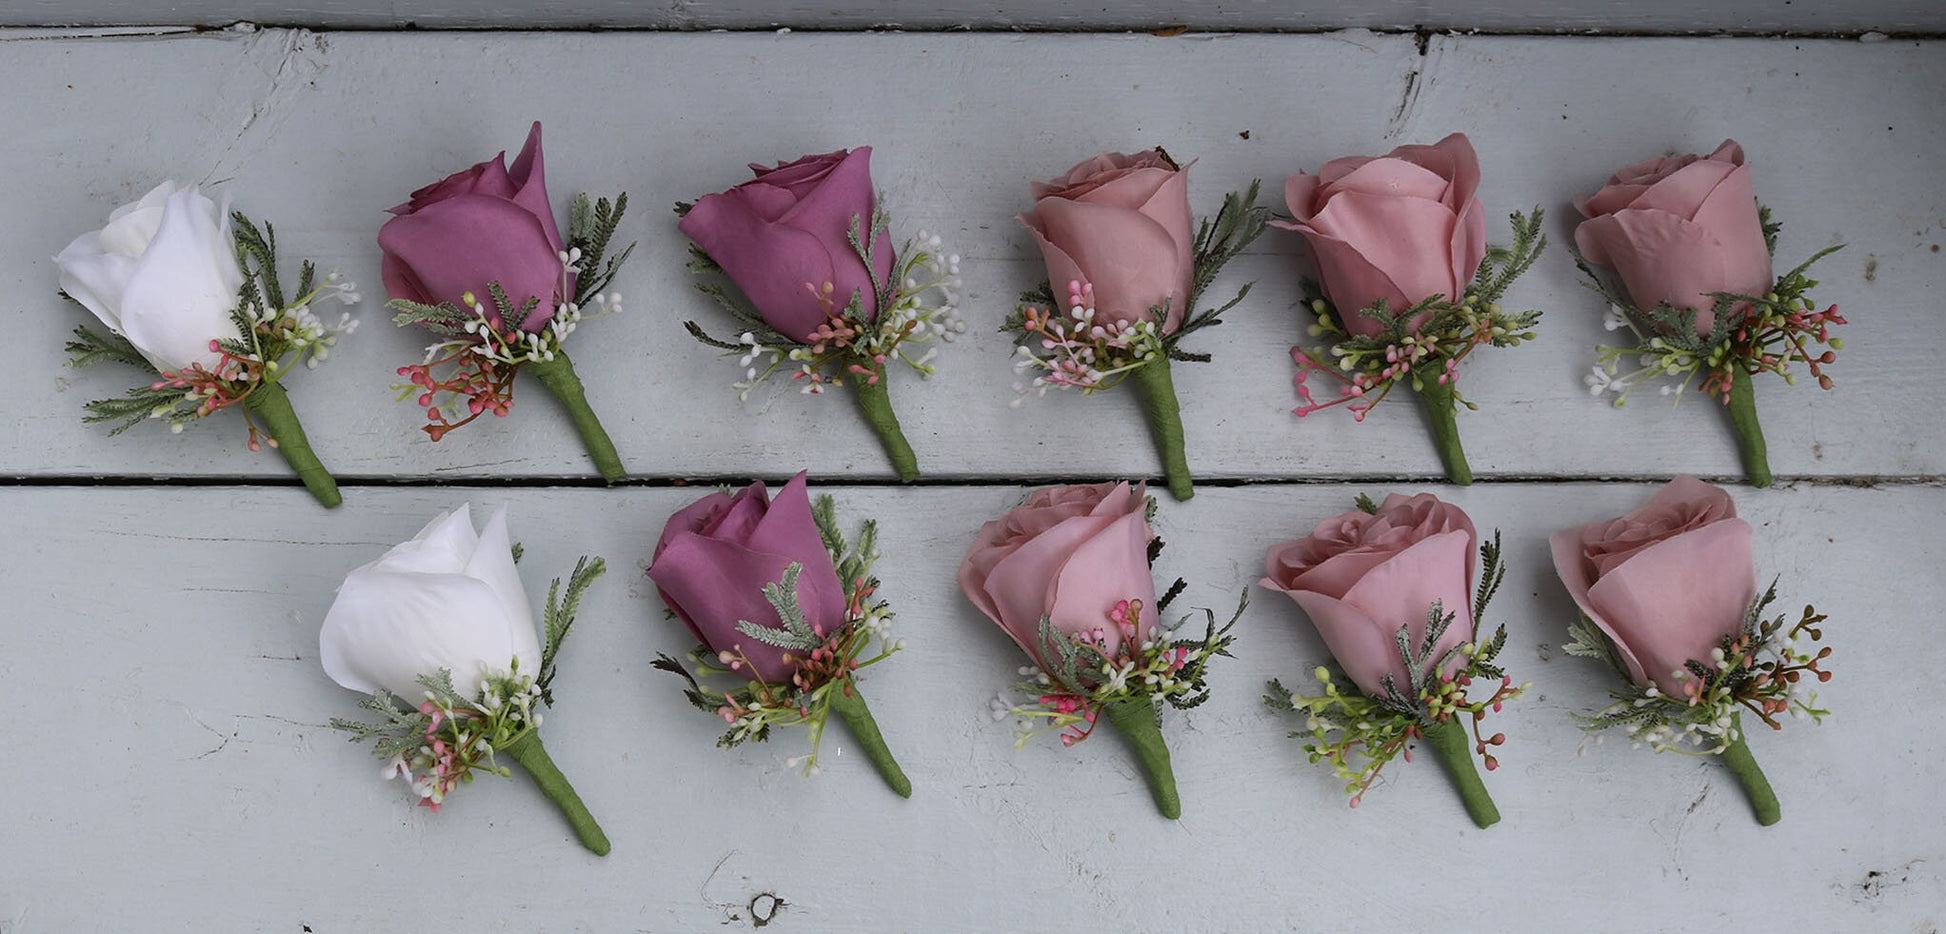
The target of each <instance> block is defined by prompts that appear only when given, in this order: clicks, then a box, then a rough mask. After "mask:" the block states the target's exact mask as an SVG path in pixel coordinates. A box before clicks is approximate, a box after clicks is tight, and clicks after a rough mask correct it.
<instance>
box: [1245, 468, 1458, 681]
mask: <svg viewBox="0 0 1946 934" xmlns="http://www.w3.org/2000/svg"><path fill="white" fill-rule="evenodd" d="M1475 549H1476V536H1475V535H1474V532H1473V520H1471V519H1469V518H1467V516H1466V513H1465V512H1464V511H1462V510H1461V509H1460V508H1459V507H1458V506H1454V505H1452V504H1451V503H1446V502H1442V501H1440V499H1439V498H1438V497H1435V496H1433V495H1432V494H1430V493H1421V494H1419V495H1417V496H1411V497H1406V496H1399V495H1398V494H1396V493H1395V494H1393V495H1391V496H1387V497H1386V498H1385V502H1384V503H1382V504H1380V505H1379V509H1378V514H1377V515H1371V514H1367V513H1365V512H1361V511H1359V510H1356V509H1354V510H1352V511H1351V512H1347V513H1345V514H1343V515H1340V516H1334V517H1332V518H1330V519H1326V520H1324V521H1323V522H1320V523H1318V527H1317V528H1316V529H1313V530H1312V531H1311V534H1310V535H1309V536H1308V537H1306V538H1301V539H1298V540H1296V541H1290V542H1283V543H1281V544H1277V545H1272V546H1271V547H1270V551H1269V553H1268V554H1266V555H1265V556H1264V579H1263V580H1261V581H1258V582H1257V583H1258V585H1259V586H1262V587H1265V588H1268V589H1271V590H1278V591H1282V592H1284V593H1286V594H1289V595H1290V597H1291V599H1292V600H1295V601H1297V605H1298V606H1300V607H1303V608H1304V613H1305V615H1307V616H1309V617H1311V623H1312V625H1315V626H1316V627H1317V629H1318V634H1319V635H1320V636H1323V637H1324V644H1325V646H1326V647H1328V648H1329V649H1331V654H1332V656H1334V657H1335V658H1337V659H1338V664H1339V665H1341V666H1343V667H1344V669H1345V673H1346V674H1349V675H1351V679H1352V681H1354V682H1356V683H1357V684H1358V688H1359V690H1361V691H1364V692H1365V693H1366V694H1368V695H1373V696H1380V697H1382V696H1384V695H1385V693H1386V692H1385V686H1384V680H1383V679H1384V677H1385V676H1386V675H1388V674H1389V675H1391V676H1392V680H1393V684H1394V686H1395V687H1397V688H1398V691H1399V693H1401V694H1409V693H1410V688H1408V687H1407V685H1408V684H1409V683H1410V678H1409V676H1408V674H1407V672H1406V668H1405V660H1404V659H1403V658H1401V657H1400V656H1399V646H1398V632H1399V628H1400V627H1405V628H1406V631H1407V633H1408V634H1409V636H1410V638H1411V641H1412V649H1413V651H1415V652H1417V651H1419V649H1420V647H1421V645H1422V644H1423V643H1424V641H1425V638H1426V616H1427V614H1428V613H1429V612H1430V610H1431V609H1432V605H1433V604H1434V603H1435V602H1437V603H1438V604H1439V605H1440V609H1441V612H1442V613H1450V614H1452V615H1453V621H1452V623H1451V624H1449V625H1448V626H1447V628H1446V632H1445V634H1444V635H1443V636H1441V637H1440V640H1439V642H1438V644H1437V645H1435V646H1434V648H1433V651H1432V652H1431V653H1430V654H1429V656H1428V658H1427V661H1428V663H1429V664H1430V663H1431V662H1432V661H1436V660H1437V659H1438V658H1439V657H1440V656H1443V655H1445V654H1446V652H1447V650H1449V649H1451V648H1454V647H1455V646H1459V645H1464V644H1465V643H1467V642H1469V641H1471V640H1472V638H1473V607H1472V604H1471V603H1470V600H1471V597H1472V593H1473V577H1474V571H1473V553H1474V551H1475ZM1460 661H1461V660H1460V659H1458V658H1455V659H1454V660H1453V663H1452V665H1451V666H1449V667H1448V669H1447V670H1446V671H1445V672H1441V673H1442V674H1450V673H1451V672H1452V670H1454V669H1457V668H1458V667H1459V664H1460ZM1423 673H1430V672H1423Z"/></svg>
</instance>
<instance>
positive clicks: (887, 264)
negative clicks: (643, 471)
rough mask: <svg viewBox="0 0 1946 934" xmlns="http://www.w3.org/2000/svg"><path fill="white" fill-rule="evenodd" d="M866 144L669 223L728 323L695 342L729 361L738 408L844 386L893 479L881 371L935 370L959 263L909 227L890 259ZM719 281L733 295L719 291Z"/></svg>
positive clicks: (760, 179)
mask: <svg viewBox="0 0 1946 934" xmlns="http://www.w3.org/2000/svg"><path fill="white" fill-rule="evenodd" d="M871 158H872V148H871V147H870V146H860V147H858V148H857V149H841V150H838V151H837V152H830V153H825V154H823V155H816V156H805V157H803V158H801V159H798V160H797V161H795V162H787V163H779V164H778V165H777V166H775V167H768V168H767V167H765V166H762V165H758V164H752V165H751V166H750V170H751V172H753V173H755V175H756V177H755V178H753V179H751V180H750V181H747V182H744V183H743V184H741V185H737V186H736V187H734V188H731V189H729V190H727V191H720V192H717V193H715V194H711V195H704V196H703V197H701V198H699V199H697V200H696V202H695V203H693V204H690V203H679V204H677V205H676V213H677V214H678V215H679V216H681V218H682V220H680V221H678V222H677V224H676V226H677V227H678V228H679V229H680V230H681V231H682V232H683V234H685V235H686V236H688V237H689V238H690V239H691V240H693V241H695V246H694V247H692V250H691V252H692V253H693V254H694V255H695V258H694V261H692V262H691V263H690V269H691V270H692V271H694V272H697V273H704V274H710V275H711V278H710V279H708V280H706V281H704V282H703V283H701V284H699V285H698V286H697V287H698V288H699V289H701V290H702V291H703V293H704V294H706V295H709V296H710V297H711V298H714V299H716V301H717V302H718V303H719V304H721V305H722V306H723V307H724V308H725V309H726V310H727V311H728V312H729V313H730V316H731V317H732V318H733V319H734V320H735V321H736V327H737V331H736V338H735V339H734V340H724V339H720V338H716V337H712V336H710V334H709V333H708V332H707V331H705V330H704V329H703V327H702V326H701V325H699V324H697V323H696V322H694V321H689V322H685V323H684V326H685V327H687V328H688V329H689V333H690V334H691V335H692V336H694V337H695V338H696V339H697V340H699V341H701V342H703V343H704V344H708V345H709V346H711V347H716V348H718V349H720V350H722V351H723V352H724V355H725V356H732V357H735V358H736V360H737V368H738V369H739V370H741V371H742V375H743V379H742V380H740V381H738V382H737V383H735V384H733V388H735V389H736V390H737V397H738V398H739V399H744V398H748V397H749V395H750V391H751V390H752V389H754V388H755V387H756V385H757V384H758V383H761V382H763V381H764V380H766V379H768V378H770V377H771V376H772V375H775V374H777V373H780V372H781V373H789V374H790V375H791V378H792V379H795V380H797V381H799V382H800V383H801V384H802V390H803V392H805V393H806V394H809V395H820V394H822V393H824V392H825V390H827V389H829V388H833V387H842V386H846V385H849V386H850V387H851V390H852V395H853V397H854V398H856V399H857V400H858V405H859V409H860V411H861V412H863V413H864V416H865V421H866V422H867V423H869V424H870V425H871V427H872V430H873V431H874V432H876V433H877V435H878V438H879V441H880V443H881V444H883V445H884V447H885V453H886V455H887V457H889V458H890V459H891V461H892V468H893V470H894V471H895V472H896V473H897V474H898V477H899V479H900V480H903V481H906V482H911V481H912V480H914V479H917V478H918V476H919V464H918V459H917V458H916V457H915V456H914V454H913V453H912V446H911V445H910V444H909V443H907V441H906V437H905V432H904V431H903V430H902V429H901V428H900V427H899V420H898V416H897V415H896V414H894V413H893V411H892V399H891V395H890V386H889V385H888V383H887V381H888V380H889V379H890V378H891V365H892V364H894V363H904V364H906V365H908V366H910V367H912V369H914V370H916V371H917V372H918V373H919V375H920V377H921V378H925V377H929V376H931V375H932V374H933V371H934V368H933V364H932V360H933V356H934V355H935V354H936V353H937V352H938V348H937V347H927V346H925V345H927V344H931V343H934V342H950V341H952V340H953V338H954V337H955V336H957V335H959V334H961V333H964V332H965V331H966V323H965V322H964V321H961V320H960V318H959V314H958V310H957V307H956V306H957V303H958V301H959V287H960V279H959V255H958V254H954V253H946V252H944V251H943V250H942V249H941V248H940V239H939V238H938V237H937V236H933V235H930V234H928V233H926V232H925V231H923V230H921V231H919V233H918V236H917V237H915V238H914V239H912V240H908V241H906V243H905V246H904V247H903V248H901V249H899V250H896V251H895V250H893V249H892V240H891V235H890V233H889V228H890V226H891V215H890V214H888V213H887V212H886V211H885V209H884V208H883V206H882V205H880V204H879V198H878V194H877V191H876V190H875V189H874V188H873V187H872V169H871ZM719 278H720V279H727V280H728V281H729V283H730V284H731V285H734V286H735V287H736V288H735V290H734V291H732V290H730V289H726V288H724V287H723V285H722V283H721V282H720V281H718V280H719Z"/></svg>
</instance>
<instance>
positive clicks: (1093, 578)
mask: <svg viewBox="0 0 1946 934" xmlns="http://www.w3.org/2000/svg"><path fill="white" fill-rule="evenodd" d="M1147 510H1148V503H1147V501H1146V499H1145V497H1144V487H1143V486H1139V485H1138V486H1135V487H1130V486H1129V485H1128V484H1126V483H1096V484H1089V485H1082V486H1062V487H1052V488H1049V489H1044V490H1036V491H1034V492H1033V493H1031V494H1029V495H1028V497H1027V499H1026V501H1025V502H1022V503H1021V504H1020V505H1019V506H1016V507H1014V509H1013V510H1012V511H1011V512H1009V513H1007V515H1006V516H1005V517H1003V518H1000V519H996V520H994V521H992V522H988V523H987V524H985V525H983V526H981V527H980V534H979V535H978V536H977V537H976V538H975V539H974V540H973V547H972V548H970V549H968V550H967V552H966V559H965V560H964V561H961V562H960V568H959V586H960V589H961V590H963V591H965V592H966V598H967V599H968V600H971V601H973V605H974V606H977V607H979V608H980V612H982V613H985V614H986V615H987V618H988V619H991V620H993V621H994V622H996V623H999V624H1000V628H1002V629H1004V630H1006V631H1007V635H1009V636H1012V637H1013V640H1014V641H1015V642H1017V643H1019V644H1020V647H1021V648H1022V649H1023V650H1025V651H1026V652H1027V654H1028V655H1030V656H1032V657H1033V659H1034V661H1035V662H1036V663H1038V664H1040V665H1041V667H1043V668H1046V667H1047V661H1046V659H1045V657H1044V655H1043V652H1042V646H1041V641H1040V625H1041V620H1042V619H1043V618H1046V619H1048V620H1049V621H1050V622H1051V623H1052V624H1053V626H1054V628H1055V629H1058V630H1060V631H1061V632H1063V633H1066V634H1067V635H1069V636H1081V635H1083V634H1093V635H1098V636H1100V638H1101V640H1102V642H1103V645H1102V650H1103V652H1104V653H1105V654H1107V655H1109V656H1113V655H1115V654H1116V652H1117V651H1118V650H1119V649H1120V648H1121V645H1122V636H1121V633H1120V632H1119V631H1118V629H1119V627H1114V626H1104V623H1105V622H1106V621H1107V619H1108V614H1109V613H1110V612H1111V611H1113V610H1114V609H1115V607H1116V605H1117V604H1119V603H1121V602H1122V601H1125V600H1140V601H1142V613H1141V618H1140V621H1139V628H1138V631H1139V632H1147V631H1148V630H1149V628H1150V627H1152V626H1154V625H1155V623H1156V608H1155V579H1154V578H1153V577H1152V576H1150V573H1149V539H1151V538H1153V537H1155V536H1154V533H1153V532H1151V531H1150V530H1149V521H1148V518H1147V515H1146V513H1147Z"/></svg>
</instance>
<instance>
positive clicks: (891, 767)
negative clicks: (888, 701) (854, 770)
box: [831, 683, 912, 798]
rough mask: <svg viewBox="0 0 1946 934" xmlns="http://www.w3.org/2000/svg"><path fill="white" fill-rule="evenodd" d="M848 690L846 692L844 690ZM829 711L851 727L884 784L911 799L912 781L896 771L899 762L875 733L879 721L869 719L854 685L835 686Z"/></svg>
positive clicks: (868, 712) (861, 695) (881, 737)
mask: <svg viewBox="0 0 1946 934" xmlns="http://www.w3.org/2000/svg"><path fill="white" fill-rule="evenodd" d="M846 688H849V690H846ZM831 709H832V710H834V711H836V712H837V714H838V718H839V719H841V720H843V721H845V726H848V727H850V728H851V735H853V736H855V737H857V738H858V743H859V745H861V746H864V747H865V758H867V759H870V760H872V766H873V767H874V768H877V769H878V774H879V776H880V777H882V778H884V779H885V784H887V785H890V786H891V787H892V790H893V791H895V792H897V793H898V795H899V797H901V798H910V797H912V781H911V780H910V779H908V778H906V777H905V772H903V771H901V770H900V769H899V762H898V760H897V759H894V758H892V750H890V749H887V748H886V746H885V737H884V736H881V735H880V734H879V732H878V721H876V720H873V719H872V710H871V708H869V707H867V706H865V695H863V694H860V693H859V692H858V685H857V684H856V683H853V684H849V685H844V686H842V687H838V688H836V689H834V690H833V691H832V692H831Z"/></svg>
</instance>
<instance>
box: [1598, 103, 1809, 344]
mask: <svg viewBox="0 0 1946 934" xmlns="http://www.w3.org/2000/svg"><path fill="white" fill-rule="evenodd" d="M1574 206H1575V207H1577V208H1579V209H1580V210H1581V213H1582V214H1583V215H1584V216H1586V217H1587V218H1588V220H1585V221H1582V222H1581V224H1580V226H1578V227H1576V228H1575V229H1574V245H1575V247H1576V248H1577V249H1579V250H1580V251H1581V254H1582V255H1583V256H1585V257H1587V259H1588V261H1589V262H1591V263H1594V264H1596V265H1598V266H1606V267H1608V268H1609V269H1613V270H1615V273H1616V274H1617V275H1619V276H1620V277H1621V279H1622V285H1623V286H1624V287H1625V288H1627V290H1628V295H1629V298H1630V299H1631V300H1633V301H1634V302H1635V305H1636V307H1637V308H1640V309H1642V310H1644V311H1649V310H1652V309H1654V308H1655V307H1656V306H1658V305H1660V304H1662V303H1664V302H1667V303H1669V304H1670V305H1671V306H1674V307H1676V308H1688V309H1694V310H1695V312H1696V330H1697V332H1698V333H1699V334H1708V333H1709V332H1710V330H1711V329H1712V328H1714V327H1715V325H1716V313H1715V311H1714V308H1715V306H1716V298H1715V297H1714V296H1713V295H1712V294H1711V293H1713V292H1734V293H1736V294H1739V295H1763V294H1764V293H1766V292H1768V291H1770V286H1771V282H1772V277H1771V270H1770V250H1769V248H1768V246H1766V244H1765V242H1764V229H1763V223H1762V221H1761V220H1759V218H1758V215H1757V196H1756V194H1755V193H1754V192H1753V191H1752V190H1751V186H1750V167H1749V166H1747V165H1745V164H1744V162H1743V147H1741V146H1738V145H1737V144H1736V141H1735V140H1724V141H1723V145H1721V146H1718V147H1716V151H1715V152H1712V153H1710V154H1709V155H1707V156H1697V155H1694V154H1691V155H1684V156H1665V157H1663V158H1660V159H1650V160H1648V161H1646V162H1638V163H1636V164H1634V165H1631V166H1629V167H1628V168H1625V169H1622V170H1621V171H1619V172H1616V173H1615V174H1614V175H1613V176H1612V177H1610V178H1609V179H1608V184H1606V185H1603V186H1602V188H1601V190H1600V191H1597V192H1595V193H1594V194H1592V195H1580V196H1576V198H1575V199H1574Z"/></svg>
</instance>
